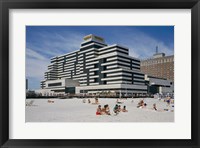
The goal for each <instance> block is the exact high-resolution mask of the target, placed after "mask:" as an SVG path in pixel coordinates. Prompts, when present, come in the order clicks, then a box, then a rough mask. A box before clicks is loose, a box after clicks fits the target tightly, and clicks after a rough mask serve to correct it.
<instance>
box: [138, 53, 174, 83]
mask: <svg viewBox="0 0 200 148" xmlns="http://www.w3.org/2000/svg"><path fill="white" fill-rule="evenodd" d="M141 71H142V72H143V73H144V74H147V75H150V76H154V77H158V78H164V79H168V80H172V81H174V55H170V56H165V54H164V53H156V54H154V55H153V58H150V59H146V60H141Z"/></svg>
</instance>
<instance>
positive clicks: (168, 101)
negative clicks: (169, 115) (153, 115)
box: [166, 97, 171, 106]
mask: <svg viewBox="0 0 200 148" xmlns="http://www.w3.org/2000/svg"><path fill="white" fill-rule="evenodd" d="M166 102H167V105H168V106H169V105H170V102H171V98H170V97H167V100H166Z"/></svg>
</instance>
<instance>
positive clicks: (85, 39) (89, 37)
mask: <svg viewBox="0 0 200 148" xmlns="http://www.w3.org/2000/svg"><path fill="white" fill-rule="evenodd" d="M83 39H84V41H88V40H94V41H98V42H102V43H104V39H103V38H102V37H99V36H96V35H92V34H90V35H87V36H85V37H84V38H83Z"/></svg>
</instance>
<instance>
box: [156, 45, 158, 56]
mask: <svg viewBox="0 0 200 148" xmlns="http://www.w3.org/2000/svg"><path fill="white" fill-rule="evenodd" d="M157 53H158V46H156V54H157Z"/></svg>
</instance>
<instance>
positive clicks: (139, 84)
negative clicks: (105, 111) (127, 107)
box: [41, 35, 147, 95]
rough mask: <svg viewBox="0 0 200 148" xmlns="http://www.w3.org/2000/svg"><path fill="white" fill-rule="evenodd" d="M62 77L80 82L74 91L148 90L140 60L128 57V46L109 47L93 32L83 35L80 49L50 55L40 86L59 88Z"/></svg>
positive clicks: (141, 91) (126, 91)
mask: <svg viewBox="0 0 200 148" xmlns="http://www.w3.org/2000/svg"><path fill="white" fill-rule="evenodd" d="M62 79H72V80H76V81H78V82H79V83H80V85H79V86H76V90H75V93H83V92H84V93H95V92H99V91H114V92H116V93H120V94H122V95H124V94H125V93H126V94H136V93H147V87H146V85H145V80H144V74H143V73H141V71H140V60H139V59H136V58H134V57H131V56H129V49H128V48H126V47H123V46H119V45H116V44H115V45H110V46H108V45H107V44H106V43H105V41H104V39H103V38H101V37H98V36H95V35H88V36H85V37H84V42H82V43H81V47H80V49H79V50H77V51H74V52H72V53H68V54H64V55H61V56H56V57H53V58H52V59H51V64H50V65H49V66H48V71H46V72H45V80H43V81H41V88H42V89H50V88H54V89H55V88H59V87H60V86H62V85H63V84H60V83H59V80H60V81H61V80H62ZM49 82H51V83H49ZM66 83H67V82H66Z"/></svg>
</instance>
